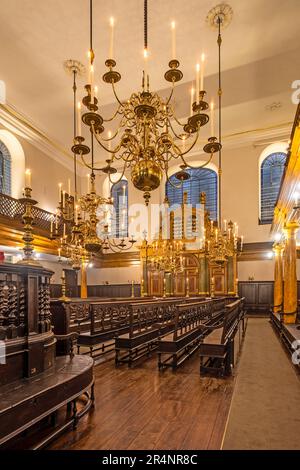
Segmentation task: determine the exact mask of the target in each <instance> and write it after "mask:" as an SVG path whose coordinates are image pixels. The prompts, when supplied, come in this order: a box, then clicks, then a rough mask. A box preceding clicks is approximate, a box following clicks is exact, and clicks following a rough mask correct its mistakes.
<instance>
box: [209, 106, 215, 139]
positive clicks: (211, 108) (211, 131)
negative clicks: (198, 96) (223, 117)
mask: <svg viewBox="0 0 300 470" xmlns="http://www.w3.org/2000/svg"><path fill="white" fill-rule="evenodd" d="M214 124H215V119H214V102H213V101H212V102H211V103H210V135H211V137H214V136H215V129H214V127H215V126H214Z"/></svg>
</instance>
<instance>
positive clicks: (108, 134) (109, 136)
mask: <svg viewBox="0 0 300 470" xmlns="http://www.w3.org/2000/svg"><path fill="white" fill-rule="evenodd" d="M107 136H108V138H109V139H110V138H111V131H108V133H107Z"/></svg>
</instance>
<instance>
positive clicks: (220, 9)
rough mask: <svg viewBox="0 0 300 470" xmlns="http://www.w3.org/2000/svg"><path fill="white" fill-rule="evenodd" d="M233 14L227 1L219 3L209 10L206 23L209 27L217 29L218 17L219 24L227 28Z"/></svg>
mask: <svg viewBox="0 0 300 470" xmlns="http://www.w3.org/2000/svg"><path fill="white" fill-rule="evenodd" d="M232 16H233V9H232V8H231V6H230V5H228V3H220V4H219V5H217V6H215V7H213V8H212V9H211V10H209V12H208V14H207V17H206V22H207V23H208V25H209V27H210V28H212V29H213V30H217V29H218V19H219V18H220V19H221V26H222V28H227V26H228V25H230V23H231V21H232Z"/></svg>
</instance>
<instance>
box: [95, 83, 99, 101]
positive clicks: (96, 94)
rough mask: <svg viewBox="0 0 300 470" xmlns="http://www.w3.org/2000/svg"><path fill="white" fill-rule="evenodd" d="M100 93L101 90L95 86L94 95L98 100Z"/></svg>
mask: <svg viewBox="0 0 300 470" xmlns="http://www.w3.org/2000/svg"><path fill="white" fill-rule="evenodd" d="M98 91H99V88H98V87H97V85H95V86H94V93H95V96H96V98H98Z"/></svg>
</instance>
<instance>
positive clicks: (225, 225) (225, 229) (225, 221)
mask: <svg viewBox="0 0 300 470" xmlns="http://www.w3.org/2000/svg"><path fill="white" fill-rule="evenodd" d="M224 231H225V232H226V231H227V220H226V219H224Z"/></svg>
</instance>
